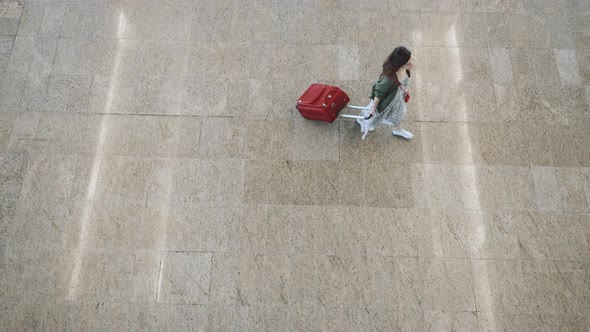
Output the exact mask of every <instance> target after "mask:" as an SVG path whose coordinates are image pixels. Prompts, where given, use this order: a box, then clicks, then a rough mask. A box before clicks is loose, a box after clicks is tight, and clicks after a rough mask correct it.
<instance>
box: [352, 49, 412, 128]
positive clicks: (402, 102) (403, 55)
mask: <svg viewBox="0 0 590 332" xmlns="http://www.w3.org/2000/svg"><path fill="white" fill-rule="evenodd" d="M412 67H413V63H412V53H411V52H410V50H408V49H407V48H405V47H403V46H400V47H396V48H395V49H394V50H393V52H391V54H390V55H389V56H388V57H387V60H385V63H383V71H382V72H381V75H380V77H379V80H378V81H377V82H376V83H375V84H374V85H373V89H372V91H371V102H370V103H369V105H368V106H367V108H368V109H370V111H369V112H368V114H365V116H370V118H369V119H368V120H357V122H358V123H359V124H360V125H361V132H362V133H363V139H365V137H366V136H367V134H368V132H369V131H373V130H375V128H377V127H379V126H380V125H381V124H386V125H390V126H393V132H392V133H393V135H395V136H400V137H403V138H405V139H411V138H412V137H414V135H412V133H410V132H409V131H407V130H404V129H402V127H401V123H402V121H403V120H404V119H405V117H406V113H407V110H406V103H407V102H408V101H409V99H410V95H409V92H408V86H409V84H410V69H412Z"/></svg>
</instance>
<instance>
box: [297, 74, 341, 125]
mask: <svg viewBox="0 0 590 332" xmlns="http://www.w3.org/2000/svg"><path fill="white" fill-rule="evenodd" d="M349 101H350V98H349V97H348V95H347V94H346V93H345V92H344V91H342V90H341V89H340V88H339V87H336V86H330V85H324V84H318V83H314V84H312V85H311V86H310V87H309V88H307V90H306V91H305V92H304V93H303V95H301V97H299V100H298V101H297V110H299V113H301V115H302V116H303V117H304V118H306V119H310V120H318V121H323V122H329V123H332V122H334V120H336V118H337V117H338V114H339V113H340V111H342V109H343V108H344V107H346V104H348V102H349Z"/></svg>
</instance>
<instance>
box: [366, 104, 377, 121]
mask: <svg viewBox="0 0 590 332" xmlns="http://www.w3.org/2000/svg"><path fill="white" fill-rule="evenodd" d="M373 116H375V108H374V107H373V108H371V112H370V113H369V115H368V116H367V117H365V120H369V119H370V118H372V117H373Z"/></svg>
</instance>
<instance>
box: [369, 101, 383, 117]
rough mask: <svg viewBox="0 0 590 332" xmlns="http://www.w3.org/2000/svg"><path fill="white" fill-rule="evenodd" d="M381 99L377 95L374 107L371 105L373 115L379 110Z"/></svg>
mask: <svg viewBox="0 0 590 332" xmlns="http://www.w3.org/2000/svg"><path fill="white" fill-rule="evenodd" d="M380 101H381V99H379V98H378V97H377V96H375V98H374V99H373V107H371V116H373V115H375V112H376V111H377V106H378V105H379V102H380Z"/></svg>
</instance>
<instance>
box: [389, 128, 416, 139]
mask: <svg viewBox="0 0 590 332" xmlns="http://www.w3.org/2000/svg"><path fill="white" fill-rule="evenodd" d="M392 133H393V134H394V135H395V136H401V137H403V138H405V139H412V137H414V135H412V133H411V132H409V131H407V130H403V129H401V130H395V129H394V130H393V132H392Z"/></svg>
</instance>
